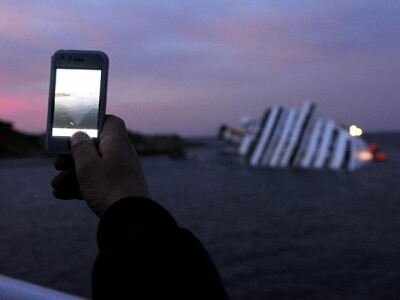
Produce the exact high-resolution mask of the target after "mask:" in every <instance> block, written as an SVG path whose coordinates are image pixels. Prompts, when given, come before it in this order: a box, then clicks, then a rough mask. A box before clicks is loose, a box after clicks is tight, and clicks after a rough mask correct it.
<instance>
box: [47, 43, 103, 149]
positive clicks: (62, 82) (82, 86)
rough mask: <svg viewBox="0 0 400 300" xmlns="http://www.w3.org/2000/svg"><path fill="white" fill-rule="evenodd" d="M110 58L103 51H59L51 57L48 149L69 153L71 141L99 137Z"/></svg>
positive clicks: (96, 138)
mask: <svg viewBox="0 0 400 300" xmlns="http://www.w3.org/2000/svg"><path fill="white" fill-rule="evenodd" d="M107 80H108V57H107V55H106V54H105V53H104V52H101V51H86V50H58V51H57V52H55V53H54V54H53V56H52V57H51V71H50V88H49V105H48V113H47V130H46V149H47V151H48V152H50V153H66V154H67V153H70V151H71V150H70V138H71V136H72V135H73V134H74V133H75V132H77V131H83V132H86V133H87V134H88V135H89V136H90V137H91V138H92V139H93V140H94V141H95V142H97V141H98V138H99V136H100V133H101V130H102V126H103V121H104V116H105V110H106V100H107Z"/></svg>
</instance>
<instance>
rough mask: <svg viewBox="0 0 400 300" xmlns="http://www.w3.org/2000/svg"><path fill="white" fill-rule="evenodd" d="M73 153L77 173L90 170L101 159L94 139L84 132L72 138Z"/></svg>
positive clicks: (75, 134)
mask: <svg viewBox="0 0 400 300" xmlns="http://www.w3.org/2000/svg"><path fill="white" fill-rule="evenodd" d="M71 152H72V156H73V158H74V163H75V169H76V171H77V172H80V170H82V169H84V168H90V167H91V166H93V165H94V164H95V163H96V162H97V160H98V159H99V153H98V152H97V150H96V146H95V145H94V143H93V141H92V139H91V138H90V137H89V136H88V135H87V134H86V133H84V132H82V131H78V132H76V133H74V135H73V136H72V137H71ZM78 177H79V176H78Z"/></svg>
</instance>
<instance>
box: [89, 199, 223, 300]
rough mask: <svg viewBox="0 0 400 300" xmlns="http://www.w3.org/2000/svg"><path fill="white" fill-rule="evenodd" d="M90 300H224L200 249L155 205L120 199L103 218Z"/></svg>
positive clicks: (216, 278) (219, 284)
mask: <svg viewBox="0 0 400 300" xmlns="http://www.w3.org/2000/svg"><path fill="white" fill-rule="evenodd" d="M98 244H99V248H100V253H99V255H98V257H97V260H96V263H95V267H94V270H93V297H94V298H95V299H97V298H99V299H100V298H115V299H116V298H119V297H118V296H119V295H120V296H122V295H124V296H125V297H127V296H128V298H136V297H137V298H139V299H143V298H145V299H148V298H160V299H161V298H167V299H183V298H185V299H225V298H227V296H226V293H225V290H224V288H223V285H222V282H221V279H220V277H219V274H218V272H217V270H216V268H215V266H214V264H213V263H212V260H211V258H210V257H209V255H208V253H207V252H206V250H205V249H204V247H203V246H202V244H201V243H200V242H199V241H198V240H197V239H196V237H194V236H193V234H192V233H190V232H189V231H187V230H185V229H183V228H180V227H178V226H177V224H176V222H175V220H174V219H173V217H172V216H171V215H170V214H169V213H168V212H167V211H166V210H165V209H163V208H162V207H161V206H159V205H158V204H156V203H155V202H153V201H151V200H148V199H143V198H128V199H123V200H120V201H118V202H117V203H115V204H114V205H112V206H111V207H110V208H109V209H108V210H107V211H106V213H105V214H104V216H103V217H102V219H101V221H100V225H99V229H98Z"/></svg>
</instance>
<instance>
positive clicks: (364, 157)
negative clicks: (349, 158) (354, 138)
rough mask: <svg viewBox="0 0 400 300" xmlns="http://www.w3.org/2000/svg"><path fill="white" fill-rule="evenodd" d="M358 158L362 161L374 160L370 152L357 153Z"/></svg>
mask: <svg viewBox="0 0 400 300" xmlns="http://www.w3.org/2000/svg"><path fill="white" fill-rule="evenodd" d="M357 157H358V159H359V160H361V161H369V160H372V159H373V158H374V157H373V155H372V153H371V152H369V151H360V152H358V153H357Z"/></svg>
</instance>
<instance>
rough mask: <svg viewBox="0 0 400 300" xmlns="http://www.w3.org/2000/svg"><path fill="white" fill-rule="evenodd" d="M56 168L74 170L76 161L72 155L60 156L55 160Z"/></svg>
mask: <svg viewBox="0 0 400 300" xmlns="http://www.w3.org/2000/svg"><path fill="white" fill-rule="evenodd" d="M53 164H54V167H55V168H56V169H57V170H59V171H63V170H68V169H73V168H74V159H73V158H72V156H71V155H66V154H59V155H57V157H56V159H55V160H54V163H53Z"/></svg>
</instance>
